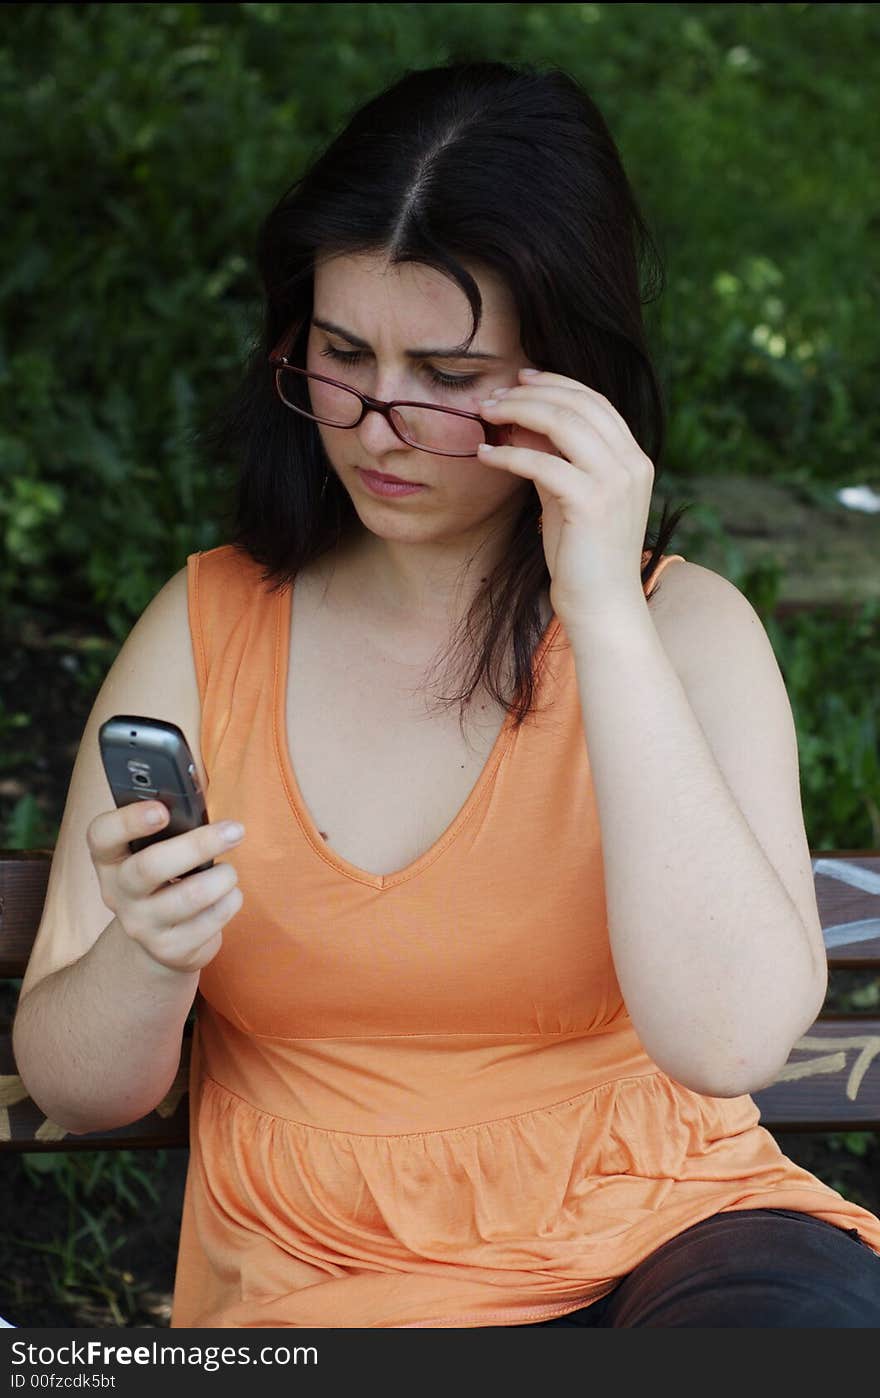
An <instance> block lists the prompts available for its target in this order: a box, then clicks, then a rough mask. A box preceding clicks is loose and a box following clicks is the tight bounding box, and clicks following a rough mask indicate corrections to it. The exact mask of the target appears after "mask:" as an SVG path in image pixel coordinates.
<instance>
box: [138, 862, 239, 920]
mask: <svg viewBox="0 0 880 1398" xmlns="http://www.w3.org/2000/svg"><path fill="white" fill-rule="evenodd" d="M237 887H238V870H237V869H236V868H235V866H234V865H233V864H215V865H214V867H213V869H205V870H203V871H202V873H201V874H194V875H193V877H192V878H191V879H182V880H181V882H180V883H174V884H170V885H169V887H168V888H162V889H159V891H158V892H156V893H154V894H153V896H152V898H150V899H149V900H148V905H149V908H150V913H151V916H154V917H155V918H156V919H157V920H158V921H160V922H161V923H162V924H163V926H165V927H169V928H170V927H176V926H179V925H180V924H181V923H183V922H189V921H190V919H191V918H193V917H195V916H196V914H197V913H201V912H204V911H205V910H206V909H207V908H210V907H212V906H213V904H214V903H216V902H218V901H219V900H220V899H221V898H225V897H226V895H227V894H228V893H231V892H232V890H233V889H234V888H237Z"/></svg>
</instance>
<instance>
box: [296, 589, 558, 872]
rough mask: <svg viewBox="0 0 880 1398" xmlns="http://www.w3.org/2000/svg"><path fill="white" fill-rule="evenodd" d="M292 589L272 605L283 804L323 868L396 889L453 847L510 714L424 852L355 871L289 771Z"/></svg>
mask: <svg viewBox="0 0 880 1398" xmlns="http://www.w3.org/2000/svg"><path fill="white" fill-rule="evenodd" d="M294 587H295V581H294V582H291V583H290V584H289V585H288V586H287V587H286V588H284V589H282V591H280V592H279V593H278V600H277V603H276V631H275V677H274V690H273V715H274V719H273V729H274V732H273V738H274V742H275V751H276V754H277V759H278V766H279V770H280V773H281V778H282V781H283V783H284V787H285V789H286V792H287V798H288V801H289V803H290V806H291V809H292V811H293V813H294V815H295V816H296V819H297V821H298V823H299V826H300V829H301V830H302V832H303V834H304V835H305V837H306V839H307V840H308V842H309V844H310V845H311V847H312V849H313V850H314V852H315V853H316V854H317V855H318V857H319V858H320V859H322V860H323V861H324V863H325V864H329V865H330V866H331V868H334V869H336V870H337V872H338V873H340V874H342V875H344V876H345V877H346V878H349V879H353V880H354V881H355V882H356V883H363V884H367V885H368V887H370V888H375V889H380V890H381V889H386V888H393V887H396V885H397V884H400V883H405V882H406V881H407V880H409V879H413V878H416V877H417V876H418V875H419V874H421V873H422V871H423V870H424V869H427V868H428V866H429V865H430V864H433V863H434V860H435V859H439V857H440V855H441V854H442V853H443V851H444V850H445V849H446V847H447V846H448V845H450V844H451V843H452V841H453V840H454V839H455V838H456V836H457V835H458V833H459V831H460V830H461V829H462V828H463V826H464V825H465V824H466V823H467V821H468V820H469V819H470V816H471V814H472V812H473V810H474V808H475V806H476V805H477V803H478V802H479V801H480V799H481V798H482V795H483V792H484V791H485V789H486V787H487V786H488V784H489V782H490V781H491V780H492V778H493V777H494V776H495V773H496V771H497V770H498V767H499V765H500V763H501V760H502V758H503V757H504V755H505V753H506V752H507V750H508V748H509V747H510V744H511V741H512V739H513V737H514V734H515V731H516V730H515V728H514V725H513V718H514V716H513V714H511V713H507V714H505V716H504V722H503V723H502V725H501V729H500V731H499V733H498V735H497V737H496V739H495V742H494V743H493V745H492V748H491V751H490V752H489V756H488V757H487V759H486V761H485V763H484V765H483V768H482V770H481V772H480V775H479V776H478V778H477V780H476V782H475V784H474V785H473V787H472V788H471V790H470V793H469V795H468V797H467V799H466V800H465V802H464V805H463V806H461V807H460V809H459V811H458V813H457V815H455V816H454V817H453V819H452V821H451V822H450V824H449V825H448V826H447V827H446V829H445V830H444V831H443V833H442V834H441V835H439V836H438V837H437V839H436V840H435V841H434V843H433V844H432V845H431V846H430V848H429V849H426V850H425V852H424V853H423V854H420V855H419V856H418V857H417V858H416V859H413V860H411V861H410V863H409V864H407V865H405V867H404V868H402V869H396V870H395V871H394V872H393V873H390V874H373V873H371V872H370V871H369V870H368V869H359V868H358V866H357V865H356V864H352V863H351V862H350V860H348V859H345V858H344V857H343V856H342V855H341V854H337V853H336V851H335V850H333V849H331V848H330V847H329V845H328V844H327V842H326V840H324V839H323V838H322V836H321V834H320V833H319V831H318V828H317V826H316V824H315V822H314V821H313V820H312V816H311V813H310V811H309V809H308V807H307V805H306V803H305V801H304V799H303V795H302V792H301V791H300V788H299V782H298V781H297V779H296V773H295V772H294V770H293V762H292V760H291V756H290V745H289V743H288V735H287V685H288V679H289V676H290V650H291V636H292V628H291V621H292V616H293V592H294ZM559 624H560V623H559V618H558V617H557V616H555V615H551V617H550V620H549V621H548V623H547V625H546V627H545V628H544V631H543V632H542V635H541V639H540V641H539V642H538V645H537V646H536V648H535V653H534V661H533V663H534V665H535V668H536V669H537V666H538V664H539V662H540V661H541V660H542V659H543V655H544V652H545V650H546V649H547V646H548V645H549V643H550V639H551V637H552V636H553V634H554V632H555V631H556V629H557V628H558V626H559Z"/></svg>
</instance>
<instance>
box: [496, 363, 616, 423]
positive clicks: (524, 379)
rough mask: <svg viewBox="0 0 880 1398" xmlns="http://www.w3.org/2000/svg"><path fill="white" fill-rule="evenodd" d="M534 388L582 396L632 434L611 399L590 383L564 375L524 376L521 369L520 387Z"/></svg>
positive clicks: (542, 373) (535, 374) (534, 374)
mask: <svg viewBox="0 0 880 1398" xmlns="http://www.w3.org/2000/svg"><path fill="white" fill-rule="evenodd" d="M532 386H534V387H537V389H544V387H546V389H562V390H568V391H569V393H571V391H575V393H579V394H582V396H583V397H585V398H586V401H588V403H589V404H590V405H592V407H593V408H596V410H597V411H599V412H602V414H604V415H606V417H607V418H609V419H610V421H611V422H614V424H616V425H617V428H620V429H623V431H624V432H630V428H628V426H627V422H625V421H624V418H623V417H621V414H620V412H618V411H617V408H616V407H614V404H613V403H611V401H610V400H609V398H606V396H604V394H603V393H599V389H592V387H590V386H589V383H582V382H581V380H579V379H567V377H565V375H562V373H544V372H541V373H529V375H523V370H522V369H520V370H519V387H522V389H527V387H532Z"/></svg>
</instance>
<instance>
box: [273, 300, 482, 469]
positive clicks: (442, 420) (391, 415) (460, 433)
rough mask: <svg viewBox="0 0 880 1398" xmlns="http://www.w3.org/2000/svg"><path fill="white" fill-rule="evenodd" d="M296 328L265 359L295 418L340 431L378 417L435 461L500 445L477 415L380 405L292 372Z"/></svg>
mask: <svg viewBox="0 0 880 1398" xmlns="http://www.w3.org/2000/svg"><path fill="white" fill-rule="evenodd" d="M299 328H300V327H299V325H297V326H294V327H293V328H292V329H290V330H288V331H286V332H285V334H284V336H283V338H282V339H281V340H280V341H279V343H278V345H277V346H276V348H275V349H274V350H273V351H272V353H271V354H270V355H269V363H270V364H271V365H273V367H274V369H275V388H276V390H277V392H278V397H279V398H280V399H281V401H282V403H284V404H285V406H286V407H288V408H292V409H293V411H294V412H295V413H300V414H301V415H302V416H303V417H307V418H311V420H312V421H313V422H321V423H323V424H324V425H325V426H326V427H343V428H350V427H358V426H359V425H360V424H361V423H362V422H363V420H364V418H365V417H366V415H367V413H370V412H373V413H381V414H382V416H383V417H384V418H386V419H387V420H388V422H390V423H391V426H392V428H393V429H394V431H395V432H396V433H397V436H398V437H399V438H400V440H401V441H402V442H406V444H407V446H409V447H415V448H416V449H417V450H418V451H430V452H432V453H433V454H434V455H435V456H476V455H477V448H478V447H479V446H480V444H481V443H482V442H488V443H489V444H490V445H492V446H497V445H499V443H500V442H501V441H502V440H503V437H502V432H503V429H502V428H500V427H499V426H498V425H497V424H495V423H491V422H485V421H484V419H483V418H481V417H480V416H479V414H478V413H466V412H464V411H463V410H462V409H460V408H441V407H439V406H438V404H436V403H414V402H405V401H402V400H398V399H395V400H393V401H392V402H390V403H384V402H383V401H382V399H381V398H371V397H370V395H369V394H367V393H361V392H360V391H359V390H358V389H356V388H352V387H351V385H350V384H346V383H341V382H340V381H339V379H329V378H327V377H326V376H325V375H324V374H313V373H311V372H310V371H309V370H307V369H299V368H297V367H296V365H294V364H291V362H290V360H289V359H288V358H287V350H288V349H289V347H290V345H291V343H292V341H293V339H294V337H295V335H296V332H297V330H298V329H299Z"/></svg>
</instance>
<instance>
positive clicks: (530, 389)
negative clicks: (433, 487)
mask: <svg viewBox="0 0 880 1398" xmlns="http://www.w3.org/2000/svg"><path fill="white" fill-rule="evenodd" d="M520 380H521V382H520V384H519V385H518V386H517V387H515V388H510V389H506V390H500V391H496V394H495V395H494V396H493V398H492V399H490V400H488V401H487V402H485V403H482V404H480V408H479V411H480V413H481V415H482V416H484V417H485V418H486V420H487V422H491V423H496V424H499V425H500V424H502V423H508V424H511V425H512V429H513V430H512V431H511V441H510V444H509V445H507V444H506V445H504V446H498V447H494V448H492V450H489V451H487V450H486V449H485V448H483V447H481V448H480V452H479V459H480V461H481V462H482V463H483V465H485V466H494V467H498V468H499V469H500V470H502V471H510V472H512V473H513V474H514V475H516V476H523V477H526V478H528V479H529V480H531V481H534V483H535V488H536V490H537V492H538V495H539V496H540V499H541V504H542V506H543V511H544V515H543V526H542V535H541V537H542V539H543V542H544V555H545V557H546V559H547V567H548V569H549V571H550V576H551V579H552V583H551V587H550V602H551V605H552V607H553V610H554V612H555V613H556V615H557V616H558V617H559V619H560V620H561V621H562V623H563V625H564V626H565V628H566V630H567V631H571V630H572V629H573V628H577V626H578V625H579V624H580V623H585V622H588V621H589V620H590V619H591V618H594V617H597V616H599V615H604V614H606V613H608V612H609V611H612V610H613V611H615V612H620V610H621V608H622V609H623V610H624V611H627V610H629V611H632V610H639V609H640V608H641V609H642V610H644V609H645V608H646V607H647V603H646V601H645V594H644V591H643V588H642V582H641V576H640V574H641V567H642V553H643V549H644V540H645V529H646V528H647V523H648V512H649V509H650V505H651V493H652V490H653V486H654V466H653V463H652V462H651V461H650V459H649V458H648V457H647V456H646V455H645V453H644V452H643V451H642V449H641V447H640V446H639V445H638V443H637V442H636V441H635V439H634V437H633V435H632V433H631V432H630V430H629V428H628V427H627V425H626V423H625V422H624V421H623V418H622V417H621V416H620V414H619V413H618V412H617V410H616V409H615V408H613V407H612V406H611V404H610V403H609V402H608V399H607V398H604V397H603V396H602V394H601V393H597V392H596V391H595V390H594V389H592V388H587V387H586V386H585V385H584V384H582V383H578V381H577V380H576V379H568V378H565V377H564V376H563V375H562V374H550V373H537V374H525V373H524V371H523V370H520ZM516 428H521V429H526V430H525V431H524V432H519V433H518V432H517V431H516ZM535 434H539V435H540V439H541V440H540V441H539V442H538V446H537V448H536V447H535V445H534V444H535ZM523 438H525V439H526V441H525V442H524V441H523ZM518 442H519V445H517V443H518ZM544 444H546V449H544ZM554 453H555V454H554Z"/></svg>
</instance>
